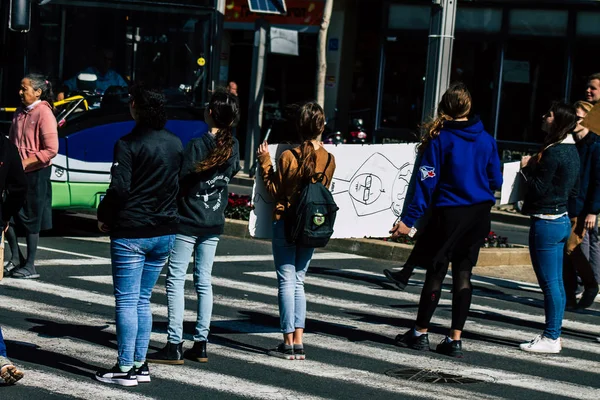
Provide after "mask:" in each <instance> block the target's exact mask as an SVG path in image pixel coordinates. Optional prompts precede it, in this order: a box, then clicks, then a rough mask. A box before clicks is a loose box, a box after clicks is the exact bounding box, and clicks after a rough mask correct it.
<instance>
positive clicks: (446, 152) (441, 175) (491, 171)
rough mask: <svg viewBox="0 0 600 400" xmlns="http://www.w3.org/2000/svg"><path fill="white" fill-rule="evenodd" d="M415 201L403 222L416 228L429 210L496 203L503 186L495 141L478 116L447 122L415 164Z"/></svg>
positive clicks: (409, 207) (405, 214)
mask: <svg viewBox="0 0 600 400" xmlns="http://www.w3.org/2000/svg"><path fill="white" fill-rule="evenodd" d="M413 173H416V174H419V175H418V176H417V179H416V185H415V193H414V197H413V199H412V201H411V202H410V204H409V205H408V207H407V210H406V212H403V214H404V216H403V217H402V222H404V223H405V224H406V225H407V226H408V227H412V226H414V224H415V222H416V221H417V220H418V219H419V218H421V217H422V216H423V215H424V214H425V211H426V210H427V209H428V208H429V207H457V206H469V205H474V204H480V203H486V202H489V203H492V204H493V203H495V201H496V198H495V196H494V191H495V190H497V189H499V188H500V187H501V186H502V172H501V171H500V157H499V156H498V149H497V147H496V141H495V140H494V138H493V137H492V136H490V135H489V134H488V133H487V132H486V131H485V130H484V129H483V124H482V123H481V121H480V120H479V118H478V117H475V118H471V119H470V120H468V121H446V122H445V123H444V127H443V128H442V130H441V132H440V134H439V136H437V137H435V138H433V139H432V140H431V141H430V142H429V144H428V145H427V147H426V148H425V151H424V152H423V155H422V157H421V162H420V163H419V165H415V170H414V172H413Z"/></svg>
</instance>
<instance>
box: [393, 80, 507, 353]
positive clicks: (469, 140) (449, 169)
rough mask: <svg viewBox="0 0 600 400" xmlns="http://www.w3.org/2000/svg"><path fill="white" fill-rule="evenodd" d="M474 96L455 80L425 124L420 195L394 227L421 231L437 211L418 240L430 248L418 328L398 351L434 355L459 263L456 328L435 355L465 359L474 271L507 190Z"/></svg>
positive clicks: (454, 306) (455, 290) (406, 335)
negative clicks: (435, 332) (443, 300)
mask: <svg viewBox="0 0 600 400" xmlns="http://www.w3.org/2000/svg"><path fill="white" fill-rule="evenodd" d="M470 112H471V94H470V93H469V91H468V90H467V88H466V86H465V85H464V84H462V83H455V84H452V85H451V86H450V88H449V89H448V90H447V91H446V93H444V95H443V96H442V100H441V102H440V104H439V106H438V116H437V118H436V119H435V120H434V121H432V122H431V123H429V124H427V125H426V126H425V132H424V135H423V138H422V141H421V144H420V146H419V151H420V153H421V160H420V163H419V165H415V168H416V169H415V173H417V174H419V175H418V177H417V185H416V187H415V194H414V197H413V199H412V201H411V202H410V204H408V205H407V211H406V212H403V216H402V217H401V220H400V221H397V223H396V225H395V226H394V227H393V228H392V230H391V231H390V233H392V236H393V237H397V236H399V235H401V234H404V235H407V234H413V235H414V233H416V228H415V227H414V226H415V222H416V221H417V220H418V219H419V218H421V217H423V215H424V214H425V212H426V211H427V210H428V209H431V217H430V220H429V222H428V224H427V227H426V228H425V232H424V234H423V235H422V236H421V237H419V239H418V240H419V243H420V242H421V241H425V242H426V243H428V246H429V248H430V249H431V251H430V252H429V257H428V258H427V259H426V260H421V261H422V262H423V264H424V265H423V267H425V268H427V275H426V278H425V283H424V285H423V291H422V292H421V300H420V301H419V311H418V314H417V320H416V322H415V326H414V327H413V328H412V329H410V330H409V331H408V332H406V333H404V334H402V335H398V336H396V339H395V342H396V344H397V345H398V346H401V347H409V348H412V349H415V350H423V351H429V338H428V336H427V331H428V329H429V323H430V321H431V318H432V316H433V313H434V312H435V309H436V307H437V305H438V303H439V301H440V295H441V292H442V282H443V281H444V277H445V276H446V273H447V272H448V266H449V263H450V262H452V285H453V297H452V326H451V329H450V333H449V335H448V336H447V337H446V338H445V339H444V340H443V341H442V342H441V343H440V344H439V345H438V346H437V349H436V351H437V352H438V353H441V354H445V355H448V356H451V357H462V356H463V353H462V342H461V334H462V330H463V327H464V325H465V322H466V320H467V315H468V313H469V308H470V306H471V296H472V286H471V272H472V270H473V267H474V266H475V265H476V264H477V259H478V257H479V249H480V248H481V245H482V244H483V242H484V239H485V238H486V236H487V235H488V233H489V231H490V210H491V207H492V205H493V204H494V203H495V197H494V191H495V190H497V189H499V188H500V187H501V186H502V173H501V171H500V159H499V157H498V150H497V147H496V141H495V140H494V138H493V137H492V136H490V135H489V134H488V133H487V132H486V131H485V130H484V128H483V124H482V123H481V121H480V120H479V118H478V117H469V114H470Z"/></svg>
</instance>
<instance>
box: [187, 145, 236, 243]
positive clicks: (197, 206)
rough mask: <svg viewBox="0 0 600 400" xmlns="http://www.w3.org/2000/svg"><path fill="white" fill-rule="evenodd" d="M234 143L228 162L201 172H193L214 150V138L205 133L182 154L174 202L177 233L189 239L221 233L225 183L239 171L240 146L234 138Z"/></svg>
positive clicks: (225, 199)
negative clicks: (179, 176) (178, 184)
mask: <svg viewBox="0 0 600 400" xmlns="http://www.w3.org/2000/svg"><path fill="white" fill-rule="evenodd" d="M233 141H234V143H233V151H232V153H231V156H230V157H229V159H228V160H227V161H226V162H225V163H223V164H222V165H218V166H215V167H214V168H211V169H209V170H207V171H204V172H202V173H197V172H195V168H196V165H197V164H198V163H199V162H201V161H202V160H204V159H206V157H207V156H208V155H209V153H210V152H211V151H212V150H213V149H214V148H215V147H216V145H217V144H216V142H215V139H214V136H213V135H211V134H210V133H207V134H205V135H203V136H202V137H199V138H197V139H193V140H192V141H190V142H189V143H188V145H187V147H186V149H185V151H184V157H183V166H182V168H181V181H180V185H181V189H180V192H179V196H178V202H177V204H178V206H179V215H180V218H181V222H180V224H179V229H178V232H179V233H182V234H184V235H188V236H204V235H220V234H221V233H223V229H224V227H225V215H224V211H225V207H227V201H228V192H227V184H228V183H229V181H230V180H231V178H233V177H234V176H235V174H237V173H238V171H239V170H240V154H239V145H238V142H237V140H236V139H235V138H234V139H233Z"/></svg>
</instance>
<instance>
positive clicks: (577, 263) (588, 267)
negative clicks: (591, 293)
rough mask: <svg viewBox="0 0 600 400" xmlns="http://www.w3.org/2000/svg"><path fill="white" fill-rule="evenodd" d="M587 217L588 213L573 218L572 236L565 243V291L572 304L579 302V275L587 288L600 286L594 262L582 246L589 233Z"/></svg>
mask: <svg viewBox="0 0 600 400" xmlns="http://www.w3.org/2000/svg"><path fill="white" fill-rule="evenodd" d="M585 217H586V215H580V216H579V217H578V218H572V219H571V236H570V237H569V240H568V241H567V244H566V245H565V256H564V258H563V281H564V285H565V293H566V295H567V303H568V304H571V305H572V304H574V303H576V302H577V299H576V298H575V293H576V292H577V275H579V276H580V277H581V281H582V282H583V286H584V287H585V288H586V289H590V288H595V287H597V286H598V281H596V277H595V276H594V269H593V268H592V264H590V262H589V260H588V259H587V257H586V256H585V254H584V253H583V249H582V248H581V243H582V242H583V238H584V236H585V235H586V234H587V229H585Z"/></svg>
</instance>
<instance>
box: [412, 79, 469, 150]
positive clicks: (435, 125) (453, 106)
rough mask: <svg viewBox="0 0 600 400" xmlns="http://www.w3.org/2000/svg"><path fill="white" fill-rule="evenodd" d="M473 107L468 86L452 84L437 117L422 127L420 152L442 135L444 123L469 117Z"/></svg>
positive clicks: (460, 83) (441, 103)
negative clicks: (432, 140)
mask: <svg viewBox="0 0 600 400" xmlns="http://www.w3.org/2000/svg"><path fill="white" fill-rule="evenodd" d="M471 105H472V99H471V93H470V92H469V89H467V86H466V85H465V84H464V83H462V82H455V83H453V84H451V85H450V87H449V88H448V90H446V92H445V93H444V95H443V96H442V100H441V101H440V104H439V105H438V111H437V116H436V117H435V118H434V119H433V120H431V121H429V122H427V123H426V124H425V125H423V127H422V130H423V133H422V134H421V144H420V145H419V152H423V151H424V150H425V148H426V147H427V144H428V143H429V142H430V141H431V139H433V138H435V137H437V136H438V135H439V134H440V132H441V130H442V128H443V127H444V122H446V121H451V120H453V119H458V118H464V117H466V116H468V115H469V113H470V112H471Z"/></svg>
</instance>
